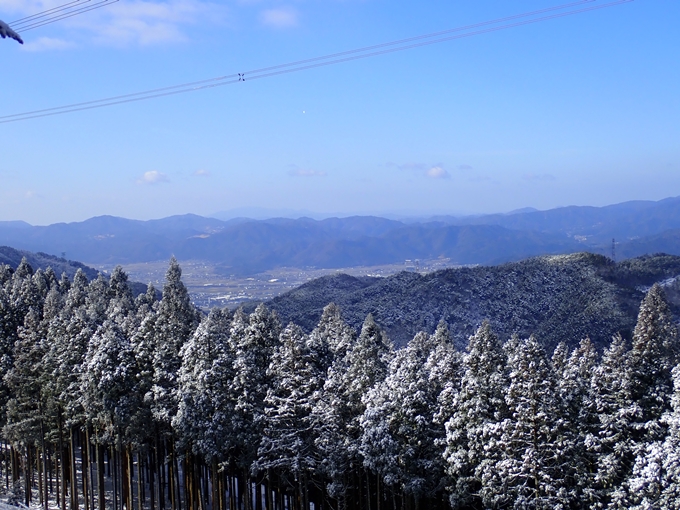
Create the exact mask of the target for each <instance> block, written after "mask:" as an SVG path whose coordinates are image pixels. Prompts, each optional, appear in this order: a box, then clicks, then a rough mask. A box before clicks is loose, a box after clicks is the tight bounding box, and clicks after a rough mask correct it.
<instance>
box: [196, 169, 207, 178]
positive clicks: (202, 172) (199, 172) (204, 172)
mask: <svg viewBox="0 0 680 510" xmlns="http://www.w3.org/2000/svg"><path fill="white" fill-rule="evenodd" d="M194 175H195V176H197V177H210V172H208V171H207V170H196V171H195V172H194Z"/></svg>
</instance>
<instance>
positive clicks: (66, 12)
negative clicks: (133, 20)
mask: <svg viewBox="0 0 680 510" xmlns="http://www.w3.org/2000/svg"><path fill="white" fill-rule="evenodd" d="M118 1H119V0H99V1H98V2H94V3H89V2H91V0H77V1H75V2H69V3H68V4H64V5H62V6H60V7H55V8H53V9H49V10H47V11H43V12H42V13H37V14H34V15H32V16H27V17H26V18H22V19H21V20H17V21H15V22H13V23H11V24H10V26H11V27H12V29H14V30H16V31H17V32H26V31H28V30H33V29H35V28H39V27H42V26H45V25H49V24H51V23H55V22H57V21H61V20H63V19H66V18H72V17H73V16H78V15H80V14H83V13H85V12H89V11H93V10H95V9H99V8H101V7H106V6H107V5H111V4H115V3H116V2H118ZM84 4H88V5H84Z"/></svg>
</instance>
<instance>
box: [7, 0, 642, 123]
mask: <svg viewBox="0 0 680 510" xmlns="http://www.w3.org/2000/svg"><path fill="white" fill-rule="evenodd" d="M595 1H596V0H581V1H578V2H572V3H569V4H562V5H558V6H555V7H550V8H546V9H541V10H538V11H531V12H527V13H522V14H516V15H513V16H508V17H505V18H498V19H495V20H490V21H484V22H481V23H475V24H473V25H466V26H462V27H457V28H452V29H448V30H444V31H439V32H433V33H430V34H424V35H419V36H414V37H409V38H407V39H400V40H397V41H391V42H386V43H381V44H376V45H372V46H366V47H363V48H357V49H353V50H348V51H343V52H339V53H332V54H329V55H324V56H320V57H314V58H309V59H304V60H297V61H293V62H289V63H285V64H279V65H274V66H269V67H263V68H259V69H254V70H251V71H246V72H243V73H233V74H229V75H224V76H218V77H215V78H209V79H206V80H200V81H193V82H187V83H183V84H179V85H173V86H168V87H162V88H157V89H151V90H147V91H143V92H135V93H131V94H124V95H119V96H113V97H108V98H104V99H97V100H92V101H85V102H80V103H72V104H68V105H63V106H58V107H54V108H45V109H41V110H33V111H28V112H23V113H17V114H13V115H5V116H0V124H5V123H9V122H18V121H21V120H28V119H34V118H39V117H48V116H53V115H61V114H64V113H71V112H76V111H82V110H91V109H94V108H103V107H105V106H113V105H117V104H123V103H131V102H136V101H143V100H146V99H153V98H158V97H164V96H171V95H176V94H182V93H185V92H195V91H198V90H205V89H209V88H214V87H221V86H225V85H232V84H236V83H242V82H245V81H250V80H256V79H260V78H269V77H273V76H278V75H281V74H288V73H293V72H298V71H304V70H308V69H313V68H317V67H323V66H329V65H335V64H339V63H343V62H349V61H352V60H358V59H363V58H369V57H374V56H378V55H384V54H388V53H394V52H398V51H404V50H408V49H413V48H418V47H422V46H427V45H431V44H438V43H442V42H446V41H452V40H455V39H462V38H464V37H472V36H477V35H482V34H487V33H490V32H496V31H500V30H506V29H509V28H515V27H519V26H523V25H529V24H533V23H539V22H544V21H548V20H551V19H556V18H562V17H565V16H571V15H575V14H581V13H584V12H589V11H594V10H597V9H604V8H609V7H614V6H618V5H622V4H625V3H630V2H632V1H633V0H614V1H611V2H608V3H604V4H597V5H593V6H589V7H583V8H580V9H572V10H568V11H566V12H557V13H554V14H548V15H545V16H539V17H534V18H530V19H525V20H521V21H515V22H514V23H506V24H502V25H499V26H490V27H489V25H494V24H498V23H503V22H507V21H512V20H517V19H521V18H526V17H530V16H536V15H537V14H546V13H549V12H554V11H558V10H564V9H569V8H572V7H576V6H578V5H582V4H586V3H594V2H595ZM480 27H488V28H482V29H480V30H473V31H470V29H474V28H480ZM466 31H467V32H466ZM455 32H463V33H458V34H455V35H448V34H452V33H455ZM442 36H444V37H442ZM428 39H429V40H428ZM415 41H418V42H415ZM409 43H410V44H409Z"/></svg>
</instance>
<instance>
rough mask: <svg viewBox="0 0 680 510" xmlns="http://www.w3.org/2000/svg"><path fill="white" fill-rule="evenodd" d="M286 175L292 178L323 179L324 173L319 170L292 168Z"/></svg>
mask: <svg viewBox="0 0 680 510" xmlns="http://www.w3.org/2000/svg"><path fill="white" fill-rule="evenodd" d="M288 175H291V176H293V177H325V176H326V172H323V171H321V170H311V169H307V168H298V167H292V168H291V169H290V170H288Z"/></svg>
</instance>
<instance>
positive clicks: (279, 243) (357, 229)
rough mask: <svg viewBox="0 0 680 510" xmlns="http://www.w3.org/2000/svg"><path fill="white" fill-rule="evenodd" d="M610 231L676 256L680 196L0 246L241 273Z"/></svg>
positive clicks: (167, 223) (636, 248)
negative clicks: (173, 260)
mask: <svg viewBox="0 0 680 510" xmlns="http://www.w3.org/2000/svg"><path fill="white" fill-rule="evenodd" d="M612 238H616V253H617V256H618V258H619V259H620V258H625V257H634V256H638V255H642V254H645V253H655V252H659V251H663V252H666V253H671V254H678V255H680V197H676V198H669V199H666V200H661V201H659V202H651V201H636V202H625V203H622V204H616V205H612V206H607V207H575V206H574V207H563V208H559V209H552V210H549V211H536V210H532V209H522V210H518V211H515V212H513V213H508V214H495V215H486V216H474V217H451V216H438V217H433V218H428V219H418V220H402V221H397V220H392V219H386V218H379V217H373V216H355V217H349V218H327V219H323V220H313V219H310V218H299V219H286V218H275V219H267V220H253V219H249V218H232V219H230V220H227V221H224V220H220V219H217V218H206V217H202V216H196V215H191V214H188V215H183V216H171V217H168V218H163V219H159V220H150V221H138V220H128V219H123V218H117V217H112V216H99V217H96V218H91V219H89V220H86V221H83V222H76V223H57V224H53V225H49V226H32V225H29V224H28V223H25V222H22V221H12V222H0V245H8V246H12V247H14V248H17V249H22V250H30V251H33V252H45V253H50V254H54V255H62V257H64V258H65V256H68V257H69V258H72V259H77V260H82V261H85V262H86V263H88V264H118V263H121V264H126V263H136V262H150V261H156V260H167V259H168V258H169V257H170V256H171V255H175V256H176V257H177V258H178V259H179V260H180V261H181V260H191V259H194V260H196V259H198V260H206V261H211V262H212V263H214V264H215V265H218V266H220V268H221V270H222V271H223V272H225V273H227V274H239V275H243V274H248V273H257V272H262V271H266V270H269V269H273V268H276V267H283V266H288V267H310V266H313V267H317V268H341V267H353V266H361V265H379V264H393V263H402V262H403V261H404V260H405V259H434V258H438V257H443V258H447V259H450V263H451V264H454V265H455V264H461V265H463V264H499V263H503V262H509V261H515V260H521V259H523V258H526V257H530V256H536V255H544V254H557V253H574V252H580V251H592V252H596V253H601V254H606V255H611V248H612Z"/></svg>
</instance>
